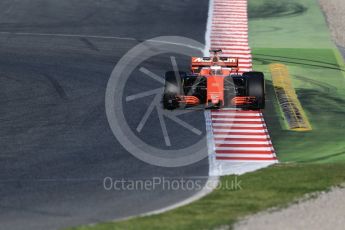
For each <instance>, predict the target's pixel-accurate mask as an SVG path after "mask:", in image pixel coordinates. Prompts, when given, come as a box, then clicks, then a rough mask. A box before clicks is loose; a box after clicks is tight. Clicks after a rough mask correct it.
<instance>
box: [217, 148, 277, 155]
mask: <svg viewBox="0 0 345 230" xmlns="http://www.w3.org/2000/svg"><path fill="white" fill-rule="evenodd" d="M216 150H237V151H240V150H241V151H244V150H246V151H247V150H248V151H271V150H272V148H271V147H216ZM270 155H271V156H272V154H270Z"/></svg>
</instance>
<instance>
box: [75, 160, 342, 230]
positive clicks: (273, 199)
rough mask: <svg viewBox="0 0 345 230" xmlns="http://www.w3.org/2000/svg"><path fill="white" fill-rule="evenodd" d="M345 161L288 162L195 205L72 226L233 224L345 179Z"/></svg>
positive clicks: (88, 229)
mask: <svg viewBox="0 0 345 230" xmlns="http://www.w3.org/2000/svg"><path fill="white" fill-rule="evenodd" d="M344 171H345V164H344V163H342V164H298V165H297V164H284V165H276V166H274V167H270V168H266V169H263V170H260V171H257V172H253V173H248V174H245V175H242V176H239V177H237V181H239V182H240V186H241V188H242V189H237V190H235V189H233V190H227V189H226V187H225V185H226V182H227V181H228V183H230V182H231V181H234V180H235V177H234V176H226V177H223V178H222V179H221V182H222V188H221V189H218V190H215V191H214V192H212V193H211V194H210V195H208V196H206V197H204V198H203V199H201V200H199V201H197V202H194V203H192V204H191V205H188V206H185V207H181V208H178V209H175V210H173V211H169V212H167V213H164V214H159V215H154V216H147V217H140V218H134V219H131V220H127V221H121V222H116V223H115V222H108V223H102V224H98V225H95V226H82V227H76V228H70V230H117V229H126V230H131V229H153V230H154V229H165V230H173V229H178V230H183V229H185V230H193V229H198V230H199V229H214V228H215V227H217V226H221V225H229V226H231V225H232V224H233V223H234V222H235V221H236V220H238V218H241V217H244V216H246V215H248V214H251V213H255V212H258V211H261V210H264V209H267V208H271V207H283V206H285V205H287V204H288V203H289V202H292V201H295V200H296V199H298V198H301V197H303V195H304V194H306V193H313V192H318V191H324V190H327V189H328V188H330V187H331V186H336V185H341V184H342V183H344V182H345V174H344Z"/></svg>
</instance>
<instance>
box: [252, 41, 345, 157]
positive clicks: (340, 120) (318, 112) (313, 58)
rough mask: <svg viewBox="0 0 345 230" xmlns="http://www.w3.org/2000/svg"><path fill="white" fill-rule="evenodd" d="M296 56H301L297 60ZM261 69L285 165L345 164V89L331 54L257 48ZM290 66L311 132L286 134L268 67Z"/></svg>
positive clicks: (272, 125)
mask: <svg viewBox="0 0 345 230" xmlns="http://www.w3.org/2000/svg"><path fill="white" fill-rule="evenodd" d="M296 53H299V55H298V56H297V55H296ZM254 56H255V60H254V64H255V66H256V70H261V71H264V72H265V75H266V77H267V80H268V81H267V96H268V98H269V99H270V101H269V102H268V103H267V104H268V105H267V108H266V110H265V116H266V122H267V125H268V129H269V130H270V135H271V138H272V141H273V144H274V147H275V149H276V152H277V153H278V157H279V160H280V161H283V162H284V161H293V162H339V161H344V160H345V138H344V127H345V123H344V117H345V106H344V105H345V88H344V85H345V84H344V78H343V76H342V73H341V68H343V67H342V66H339V64H338V63H337V59H336V57H335V55H334V51H333V50H331V49H264V48H260V49H255V50H254ZM274 62H278V63H283V64H286V65H287V66H288V69H289V71H290V74H291V78H292V81H293V85H294V87H295V89H296V93H297V96H298V98H299V100H300V102H301V104H302V107H303V108H304V111H305V112H306V114H307V116H308V118H309V121H310V123H311V125H312V127H313V130H312V131H309V132H296V131H289V130H286V129H285V126H284V125H283V116H282V115H281V113H280V111H279V105H278V104H277V102H276V98H275V96H274V91H273V88H272V84H271V81H270V77H271V76H270V74H269V71H268V67H267V65H268V64H270V63H274Z"/></svg>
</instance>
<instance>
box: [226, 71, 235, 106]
mask: <svg viewBox="0 0 345 230" xmlns="http://www.w3.org/2000/svg"><path fill="white" fill-rule="evenodd" d="M235 88H236V86H235V83H234V80H233V78H232V77H231V76H227V77H225V78H224V106H225V107H231V106H232V104H231V100H232V99H233V98H234V97H235V96H236V89H235Z"/></svg>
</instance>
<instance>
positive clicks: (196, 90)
mask: <svg viewBox="0 0 345 230" xmlns="http://www.w3.org/2000/svg"><path fill="white" fill-rule="evenodd" d="M210 52H211V53H212V56H211V57H192V64H191V71H190V73H186V72H182V71H176V72H175V71H168V72H166V74H165V88H164V95H163V106H164V108H165V109H169V110H173V109H177V108H186V107H195V108H198V107H202V108H212V109H214V108H226V107H240V108H245V109H263V108H264V107H265V83H264V74H263V73H262V72H246V73H243V74H239V68H238V59H237V58H232V57H221V56H220V53H221V50H220V49H216V50H210Z"/></svg>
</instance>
